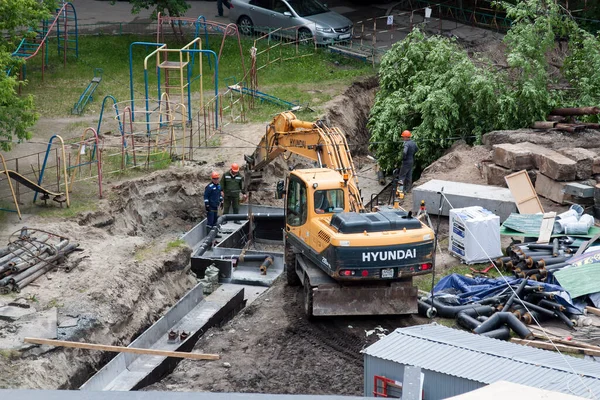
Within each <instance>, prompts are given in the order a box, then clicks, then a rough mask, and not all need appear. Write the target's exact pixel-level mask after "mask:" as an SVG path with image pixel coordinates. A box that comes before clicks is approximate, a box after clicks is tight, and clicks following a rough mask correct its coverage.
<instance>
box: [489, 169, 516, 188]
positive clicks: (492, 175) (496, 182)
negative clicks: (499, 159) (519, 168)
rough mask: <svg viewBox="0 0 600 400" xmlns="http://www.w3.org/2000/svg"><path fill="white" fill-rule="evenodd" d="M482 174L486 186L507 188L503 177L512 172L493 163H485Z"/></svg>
mask: <svg viewBox="0 0 600 400" xmlns="http://www.w3.org/2000/svg"><path fill="white" fill-rule="evenodd" d="M483 174H484V176H485V179H486V180H487V184H488V185H493V186H503V187H507V186H506V181H505V180H504V177H505V176H507V175H510V174H512V171H511V170H510V169H508V168H504V167H501V166H499V165H496V164H493V163H485V164H483Z"/></svg>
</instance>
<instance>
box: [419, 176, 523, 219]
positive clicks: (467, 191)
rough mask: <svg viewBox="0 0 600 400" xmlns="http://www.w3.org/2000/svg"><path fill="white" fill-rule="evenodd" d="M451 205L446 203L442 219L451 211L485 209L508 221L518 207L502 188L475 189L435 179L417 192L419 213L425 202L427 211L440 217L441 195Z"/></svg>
mask: <svg viewBox="0 0 600 400" xmlns="http://www.w3.org/2000/svg"><path fill="white" fill-rule="evenodd" d="M442 189H443V192H444V195H445V196H446V198H447V199H448V201H449V202H450V203H451V205H450V204H448V201H446V200H444V202H443V205H442V215H446V216H447V215H449V211H450V209H451V208H462V207H470V206H481V207H483V208H485V209H487V210H489V211H491V212H493V213H494V214H496V215H497V216H499V217H500V222H502V221H504V220H505V219H506V218H508V217H509V216H510V214H511V213H513V212H517V206H516V204H515V201H514V199H513V197H512V194H511V193H510V190H508V189H506V188H501V187H498V186H484V185H474V184H470V183H459V182H451V181H442V180H438V179H433V180H431V181H429V182H427V183H425V184H423V185H421V186H418V187H416V188H414V189H413V203H414V204H413V207H414V208H413V209H415V210H418V209H419V204H420V202H421V200H425V204H426V205H427V211H428V212H429V213H431V214H437V213H438V209H439V203H440V194H439V192H440V191H442Z"/></svg>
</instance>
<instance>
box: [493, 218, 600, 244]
mask: <svg viewBox="0 0 600 400" xmlns="http://www.w3.org/2000/svg"><path fill="white" fill-rule="evenodd" d="M543 218H544V217H543V216H542V215H541V214H539V215H537V214H516V213H513V214H510V216H509V217H508V218H507V219H506V221H504V223H503V224H502V226H501V227H500V234H501V235H504V236H523V237H535V238H536V237H539V236H540V228H541V227H542V219H543ZM599 233H600V228H599V227H597V226H592V227H591V228H590V230H589V231H588V233H587V234H586V235H565V234H562V233H560V234H556V235H552V237H560V236H573V237H581V238H588V239H591V238H593V237H594V236H596V235H597V234H599Z"/></svg>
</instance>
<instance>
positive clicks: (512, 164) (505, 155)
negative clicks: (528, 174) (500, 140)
mask: <svg viewBox="0 0 600 400" xmlns="http://www.w3.org/2000/svg"><path fill="white" fill-rule="evenodd" d="M493 148H494V153H493V156H492V160H493V161H494V163H495V164H497V165H499V166H501V167H504V168H508V169H510V170H514V171H520V170H522V169H530V168H533V167H534V166H535V165H534V159H533V155H532V153H531V151H530V150H529V149H524V148H523V147H521V146H520V145H517V144H510V143H504V144H497V145H494V147H493Z"/></svg>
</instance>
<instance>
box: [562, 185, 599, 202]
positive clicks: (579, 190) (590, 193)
mask: <svg viewBox="0 0 600 400" xmlns="http://www.w3.org/2000/svg"><path fill="white" fill-rule="evenodd" d="M565 194H570V195H571V196H577V197H583V198H591V197H594V187H593V186H590V185H583V184H581V183H576V182H573V183H567V184H566V185H565Z"/></svg>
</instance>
